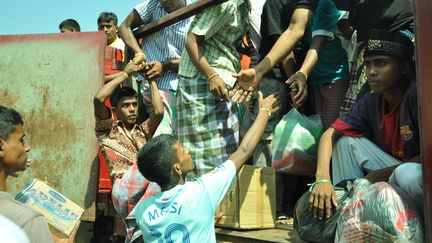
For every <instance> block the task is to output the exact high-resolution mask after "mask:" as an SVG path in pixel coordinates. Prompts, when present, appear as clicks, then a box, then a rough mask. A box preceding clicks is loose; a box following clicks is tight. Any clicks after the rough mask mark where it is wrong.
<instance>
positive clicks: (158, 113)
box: [147, 80, 164, 136]
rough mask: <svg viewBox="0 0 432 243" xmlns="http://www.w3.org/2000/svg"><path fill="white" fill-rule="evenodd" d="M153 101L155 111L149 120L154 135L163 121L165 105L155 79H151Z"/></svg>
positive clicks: (151, 133)
mask: <svg viewBox="0 0 432 243" xmlns="http://www.w3.org/2000/svg"><path fill="white" fill-rule="evenodd" d="M149 84H150V93H151V102H152V106H153V112H152V113H151V114H150V118H149V120H148V121H147V125H148V128H149V133H150V135H151V136H153V134H154V132H155V131H156V129H157V128H158V126H159V124H160V122H161V121H162V118H163V115H164V107H163V102H162V98H161V96H160V93H159V89H158V86H157V83H156V81H155V80H149Z"/></svg>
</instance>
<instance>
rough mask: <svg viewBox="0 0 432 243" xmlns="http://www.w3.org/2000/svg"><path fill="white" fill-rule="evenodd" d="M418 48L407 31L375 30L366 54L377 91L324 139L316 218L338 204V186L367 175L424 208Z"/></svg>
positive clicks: (315, 199)
mask: <svg viewBox="0 0 432 243" xmlns="http://www.w3.org/2000/svg"><path fill="white" fill-rule="evenodd" d="M413 52H414V45H413V43H412V42H411V40H410V39H409V38H408V37H406V36H405V35H403V34H402V33H401V32H387V31H383V30H371V31H370V32H369V40H368V42H367V45H366V49H365V53H364V58H365V68H366V77H367V81H368V83H369V85H370V87H371V89H372V91H373V93H370V94H367V95H365V96H364V97H362V98H361V99H360V100H359V101H358V103H357V104H356V105H355V106H353V107H352V108H351V110H350V111H349V112H348V113H346V114H344V115H343V116H341V117H340V118H338V119H337V120H336V121H335V122H334V123H333V124H332V125H331V127H330V128H329V129H327V130H326V131H325V132H324V134H323V136H322V137H321V140H320V144H319V148H318V160H317V172H316V181H315V183H313V188H312V193H311V196H310V198H309V202H310V203H311V206H312V208H313V211H314V215H315V217H318V218H319V219H322V218H323V216H325V217H327V218H328V217H330V215H331V207H332V205H334V206H335V207H337V202H336V195H335V192H334V189H333V185H336V184H338V183H339V182H341V181H343V180H345V179H355V178H360V177H364V176H366V178H367V179H369V180H370V181H371V182H376V181H387V180H389V181H390V182H392V183H394V184H396V185H398V186H399V187H400V188H401V189H402V190H404V191H405V192H406V193H407V194H408V195H409V196H410V197H411V198H412V199H413V201H414V202H415V203H416V204H417V206H419V208H423V203H422V201H423V182H422V167H421V164H420V163H419V161H420V159H419V158H420V156H419V155H420V146H419V127H418V124H419V123H418V107H417V93H416V83H415V81H414V78H413V75H411V74H412V71H413V70H411V67H412V57H413ZM330 161H332V164H331V166H332V179H333V183H332V181H331V180H330V179H331V176H330Z"/></svg>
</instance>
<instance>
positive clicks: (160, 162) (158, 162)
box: [137, 134, 177, 186]
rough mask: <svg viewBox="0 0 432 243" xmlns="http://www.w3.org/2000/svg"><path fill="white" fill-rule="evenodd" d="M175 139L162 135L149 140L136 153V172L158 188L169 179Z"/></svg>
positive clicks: (173, 157) (168, 181) (174, 152)
mask: <svg viewBox="0 0 432 243" xmlns="http://www.w3.org/2000/svg"><path fill="white" fill-rule="evenodd" d="M176 142H177V139H176V138H175V137H174V136H172V135H168V134H162V135H159V136H157V137H154V138H152V139H150V140H149V142H148V143H147V144H146V145H144V147H142V148H141V150H140V151H139V152H138V156H137V163H138V170H139V171H140V172H141V174H142V175H143V176H144V177H145V178H146V179H147V180H149V181H153V182H156V183H157V184H158V185H159V186H163V185H167V184H169V183H170V179H171V168H172V164H173V160H174V159H175V156H176V151H175V149H174V148H173V145H174V144H175V143H176Z"/></svg>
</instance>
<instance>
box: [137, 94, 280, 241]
mask: <svg viewBox="0 0 432 243" xmlns="http://www.w3.org/2000/svg"><path fill="white" fill-rule="evenodd" d="M258 99H259V108H260V111H259V113H258V116H257V118H256V120H255V122H254V124H253V125H252V127H251V128H250V129H249V131H248V132H247V133H246V135H245V137H244V139H243V141H242V143H241V144H240V147H239V148H238V150H237V151H236V152H234V153H233V154H232V155H231V156H230V157H229V158H228V160H227V161H225V162H224V163H223V164H221V165H220V166H218V167H216V168H215V169H214V170H213V171H211V172H208V173H206V174H204V175H202V176H201V177H199V178H197V179H196V180H192V181H188V182H185V178H186V175H187V173H189V172H190V171H192V169H193V167H194V164H193V161H192V158H191V156H190V155H189V153H188V150H187V149H186V148H185V147H183V145H182V144H181V143H179V142H178V141H177V140H176V139H175V138H174V137H173V136H170V135H160V136H158V137H156V138H153V139H152V140H150V141H149V142H148V143H147V144H146V145H145V146H144V147H143V148H142V149H141V150H140V152H139V153H138V168H139V170H140V172H141V173H142V174H143V175H144V176H145V177H146V178H147V179H149V180H150V181H154V182H156V183H158V184H159V186H160V187H161V189H162V193H159V194H155V195H153V196H151V197H149V198H147V199H145V200H144V201H142V202H140V203H139V204H138V205H137V206H136V208H135V209H136V217H137V223H138V225H139V227H140V229H141V233H142V235H143V237H144V239H145V242H162V241H163V239H165V241H166V242H173V240H176V242H178V241H177V240H178V239H183V241H182V242H216V238H215V232H214V218H213V217H214V214H215V210H216V207H217V206H218V204H219V203H220V202H221V200H222V199H223V197H224V195H225V193H226V192H227V191H228V190H229V188H230V186H231V183H232V180H233V178H234V176H235V175H236V172H237V171H238V170H239V169H240V168H241V167H242V165H243V163H244V162H245V161H246V159H248V158H249V157H250V155H251V154H252V153H253V151H254V149H255V147H256V145H257V144H258V142H259V141H260V139H261V136H262V134H263V132H264V129H265V127H266V124H267V121H268V119H269V117H270V116H271V114H272V113H274V112H276V111H277V110H278V109H279V101H278V100H277V99H276V97H275V95H271V96H268V97H267V98H266V99H264V100H263V98H262V93H261V92H259V98H258Z"/></svg>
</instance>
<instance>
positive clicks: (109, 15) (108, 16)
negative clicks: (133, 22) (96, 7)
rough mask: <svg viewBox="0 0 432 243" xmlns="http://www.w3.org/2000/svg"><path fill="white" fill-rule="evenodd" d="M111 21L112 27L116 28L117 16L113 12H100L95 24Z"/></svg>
mask: <svg viewBox="0 0 432 243" xmlns="http://www.w3.org/2000/svg"><path fill="white" fill-rule="evenodd" d="M111 20H112V21H113V23H114V25H115V26H117V15H115V13H113V12H102V13H101V14H100V15H99V18H98V19H97V24H98V25H100V23H102V22H110V21H111Z"/></svg>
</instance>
